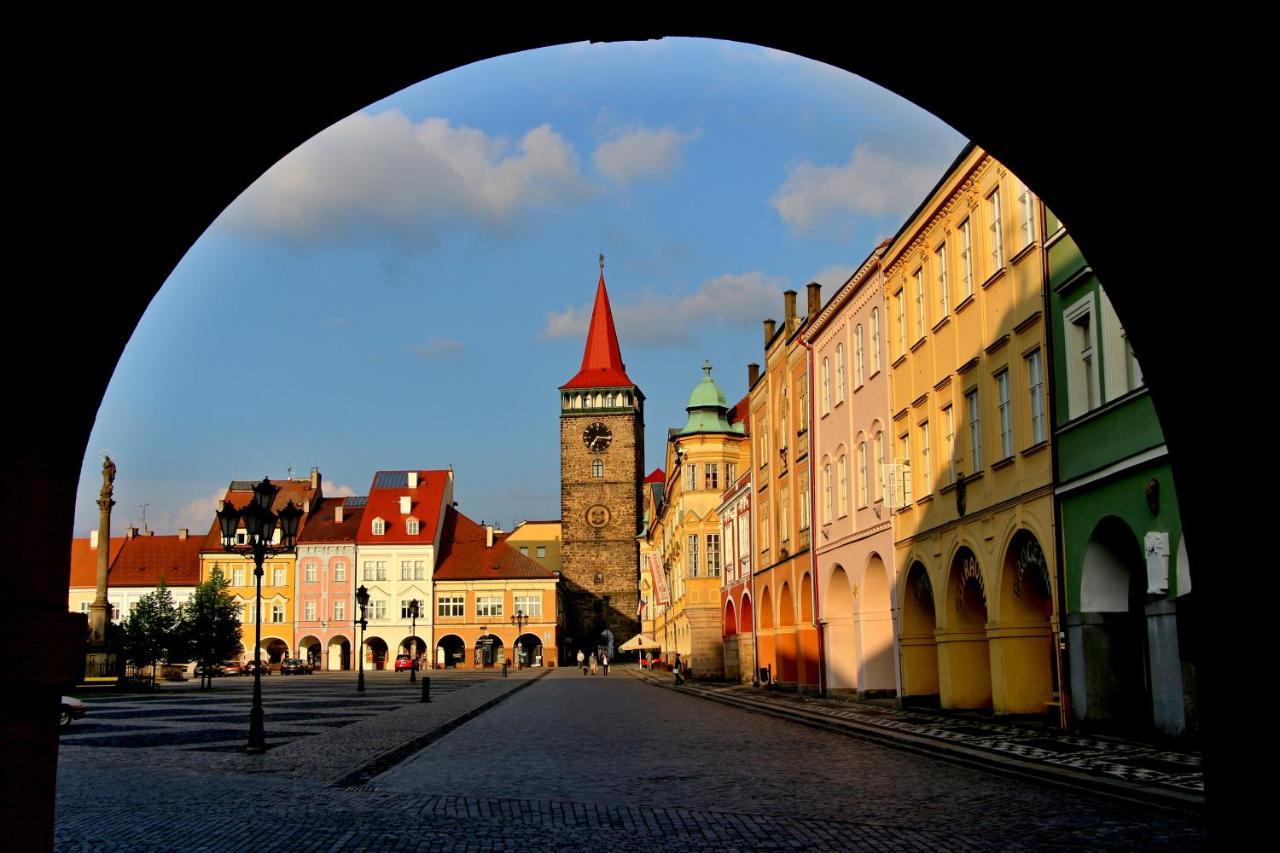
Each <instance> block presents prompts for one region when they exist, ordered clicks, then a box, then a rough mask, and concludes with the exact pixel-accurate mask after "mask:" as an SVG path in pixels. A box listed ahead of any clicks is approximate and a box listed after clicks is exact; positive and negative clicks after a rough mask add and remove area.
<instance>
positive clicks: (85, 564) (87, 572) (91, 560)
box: [71, 536, 125, 588]
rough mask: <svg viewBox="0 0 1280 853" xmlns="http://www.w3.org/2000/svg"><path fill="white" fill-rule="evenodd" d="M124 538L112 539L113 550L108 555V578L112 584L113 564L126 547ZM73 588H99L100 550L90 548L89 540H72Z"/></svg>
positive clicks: (113, 537)
mask: <svg viewBox="0 0 1280 853" xmlns="http://www.w3.org/2000/svg"><path fill="white" fill-rule="evenodd" d="M124 542H125V538H124V537H123V536H112V537H111V550H110V551H109V552H108V553H107V578H108V583H110V578H111V564H112V563H114V562H115V560H116V558H117V557H118V556H119V555H120V549H121V548H123V547H124ZM71 586H73V587H77V586H80V587H83V586H91V587H95V588H96V587H97V586H98V549H97V548H90V547H89V540H88V539H87V538H85V539H72V540H71Z"/></svg>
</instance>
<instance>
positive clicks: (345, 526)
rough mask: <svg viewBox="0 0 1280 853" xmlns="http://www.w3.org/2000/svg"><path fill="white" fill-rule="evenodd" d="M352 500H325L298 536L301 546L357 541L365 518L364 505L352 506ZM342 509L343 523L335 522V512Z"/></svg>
mask: <svg viewBox="0 0 1280 853" xmlns="http://www.w3.org/2000/svg"><path fill="white" fill-rule="evenodd" d="M350 502H351V498H349V497H346V498H325V499H324V500H323V501H322V502H321V503H320V508H319V509H318V510H316V511H315V512H313V513H312V514H311V518H310V519H308V521H307V526H306V527H305V528H303V530H302V532H301V533H299V534H298V544H299V545H310V544H314V543H316V542H352V543H354V542H355V541H356V533H358V532H359V530H360V520H361V519H362V518H363V517H364V503H363V502H360V503H358V504H357V505H355V506H352V505H351V503H350ZM339 506H340V507H342V521H341V522H337V521H334V520H333V515H334V513H333V511H334V509H335V508H336V507H339Z"/></svg>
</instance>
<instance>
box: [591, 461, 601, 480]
mask: <svg viewBox="0 0 1280 853" xmlns="http://www.w3.org/2000/svg"><path fill="white" fill-rule="evenodd" d="M591 476H592V477H603V476H604V460H602V459H593V460H592V461H591Z"/></svg>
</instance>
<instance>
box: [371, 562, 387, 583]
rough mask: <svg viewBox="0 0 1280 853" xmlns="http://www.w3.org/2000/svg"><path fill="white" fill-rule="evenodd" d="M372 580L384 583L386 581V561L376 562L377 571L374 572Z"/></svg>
mask: <svg viewBox="0 0 1280 853" xmlns="http://www.w3.org/2000/svg"><path fill="white" fill-rule="evenodd" d="M373 579H374V580H378V581H384V580H386V579H387V561H386V560H379V561H378V563H377V570H376V571H375V572H374V577H373Z"/></svg>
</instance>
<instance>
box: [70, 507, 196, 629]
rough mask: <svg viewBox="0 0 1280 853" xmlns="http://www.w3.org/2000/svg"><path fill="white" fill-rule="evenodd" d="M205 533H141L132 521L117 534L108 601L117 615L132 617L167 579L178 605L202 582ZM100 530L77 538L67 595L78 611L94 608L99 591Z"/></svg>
mask: <svg viewBox="0 0 1280 853" xmlns="http://www.w3.org/2000/svg"><path fill="white" fill-rule="evenodd" d="M202 541H203V540H202V539H201V538H200V537H193V536H191V535H189V533H188V531H187V530H179V531H178V532H177V534H175V535H169V536H157V535H155V534H154V533H139V531H138V528H136V527H131V528H129V530H128V531H127V533H126V535H124V536H113V537H111V544H110V549H111V550H110V551H109V552H108V554H107V560H108V563H107V601H109V602H110V603H111V620H112V621H113V622H120V621H123V620H125V619H128V618H129V615H130V614H131V613H132V612H133V608H134V605H136V604H137V603H138V601H139V600H140V599H141V598H142V597H143V596H144V595H148V594H150V593H152V592H154V591H155V588H156V587H157V586H158V585H159V584H160V582H161V581H164V583H165V586H167V587H168V589H169V594H170V595H172V596H173V602H174V604H176V605H179V606H181V605H183V604H185V603H186V602H187V600H188V599H190V598H191V595H192V593H194V592H195V588H196V585H197V584H198V583H199V582H200V547H201V544H202ZM99 544H100V543H99V540H98V531H96V530H94V531H92V532H91V533H90V534H89V536H88V537H87V538H77V539H72V540H71V587H70V593H69V596H68V600H67V605H68V608H69V609H70V610H71V611H72V612H73V613H84V614H87V613H88V612H89V605H90V604H92V603H93V600H94V598H95V597H96V596H97V577H98V546H99Z"/></svg>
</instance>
